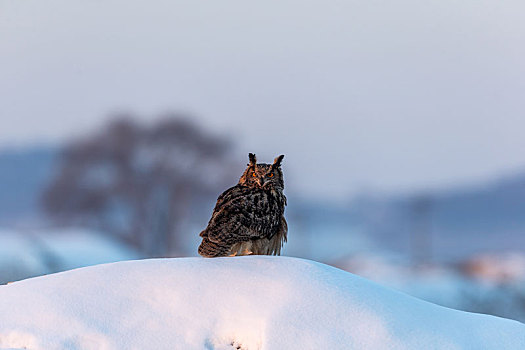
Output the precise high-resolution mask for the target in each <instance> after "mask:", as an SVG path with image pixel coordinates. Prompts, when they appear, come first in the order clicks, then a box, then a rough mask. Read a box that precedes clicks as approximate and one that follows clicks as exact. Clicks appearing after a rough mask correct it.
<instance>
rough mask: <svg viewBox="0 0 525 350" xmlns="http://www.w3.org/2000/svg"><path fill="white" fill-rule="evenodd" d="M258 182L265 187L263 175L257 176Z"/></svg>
mask: <svg viewBox="0 0 525 350" xmlns="http://www.w3.org/2000/svg"><path fill="white" fill-rule="evenodd" d="M257 183H258V184H259V186H260V187H263V186H264V178H263V177H258V178H257Z"/></svg>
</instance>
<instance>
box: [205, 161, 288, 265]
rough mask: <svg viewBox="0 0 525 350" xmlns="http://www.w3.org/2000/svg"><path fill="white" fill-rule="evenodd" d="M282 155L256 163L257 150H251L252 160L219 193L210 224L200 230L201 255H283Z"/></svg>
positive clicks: (284, 199) (284, 197)
mask: <svg viewBox="0 0 525 350" xmlns="http://www.w3.org/2000/svg"><path fill="white" fill-rule="evenodd" d="M283 158H284V156H283V155H280V156H279V157H277V158H275V160H274V162H273V164H265V163H260V164H257V160H256V157H255V154H252V153H250V154H249V159H250V163H249V164H248V167H247V168H246V170H245V171H244V173H243V174H242V176H241V178H240V179H239V183H238V184H237V185H235V186H233V187H231V188H229V189H227V190H226V191H224V192H223V193H222V194H221V195H220V196H219V198H218V199H217V204H216V205H215V209H214V210H213V214H212V216H211V219H210V221H209V222H208V226H207V227H206V229H205V230H204V231H202V232H201V233H200V236H201V237H202V243H201V244H200V246H199V254H200V255H202V256H204V257H219V256H235V255H252V254H254V255H280V253H281V248H282V246H283V244H284V243H285V242H286V235H287V233H288V226H287V224H286V220H285V218H284V207H285V206H286V196H285V195H284V193H283V190H284V180H283V172H282V170H281V161H282V160H283Z"/></svg>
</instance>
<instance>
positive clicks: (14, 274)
mask: <svg viewBox="0 0 525 350" xmlns="http://www.w3.org/2000/svg"><path fill="white" fill-rule="evenodd" d="M140 257H141V255H140V254H138V253H137V252H136V251H134V250H133V249H131V248H129V247H126V246H124V245H123V244H122V243H120V242H118V241H117V240H115V239H114V238H112V237H111V236H109V235H103V234H101V233H98V232H93V231H90V230H87V229H81V228H69V229H49V230H42V229H40V230H27V231H22V230H5V229H1V230H0V284H4V283H7V282H13V281H18V280H20V279H23V278H28V277H34V276H39V275H43V274H49V273H54V272H59V271H65V270H69V269H74V268H77V267H84V266H90V265H95V264H103V263H109V262H115V261H121V260H131V259H138V258H140Z"/></svg>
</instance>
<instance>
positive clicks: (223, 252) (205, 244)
mask: <svg viewBox="0 0 525 350" xmlns="http://www.w3.org/2000/svg"><path fill="white" fill-rule="evenodd" d="M229 251H230V249H229V247H225V246H223V245H219V244H217V243H215V242H212V241H210V240H209V239H208V237H203V239H202V242H201V245H200V246H199V254H200V255H202V256H203V257H205V258H216V257H219V256H228V252H229Z"/></svg>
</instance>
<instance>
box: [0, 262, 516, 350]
mask: <svg viewBox="0 0 525 350" xmlns="http://www.w3.org/2000/svg"><path fill="white" fill-rule="evenodd" d="M524 345H525V325H524V324H521V323H519V322H516V321H510V320H506V319H501V318H497V317H493V316H487V315H480V314H472V313H466V312H461V311H456V310H452V309H447V308H444V307H441V306H437V305H434V304H431V303H428V302H425V301H422V300H419V299H416V298H413V297H410V296H408V295H406V294H403V293H400V292H396V291H393V290H391V289H388V288H385V287H381V286H380V285H378V284H375V283H373V282H370V281H368V280H365V279H363V278H361V277H358V276H355V275H352V274H350V273H348V272H344V271H342V270H339V269H336V268H333V267H329V266H327V265H323V264H319V263H316V262H312V261H309V260H302V259H296V258H286V257H237V258H217V259H203V258H178V259H152V260H141V261H126V262H119V263H112V264H106V265H98V266H93V267H87V268H81V269H77V270H72V271H67V272H63V273H58V274H54V275H48V276H43V277H37V278H33V279H28V280H24V281H20V282H15V283H12V284H9V285H6V286H0V348H17V349H19V348H25V349H51V350H52V349H155V350H161V349H447V350H448V349H498V350H501V349H523V348H524Z"/></svg>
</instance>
